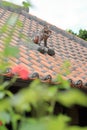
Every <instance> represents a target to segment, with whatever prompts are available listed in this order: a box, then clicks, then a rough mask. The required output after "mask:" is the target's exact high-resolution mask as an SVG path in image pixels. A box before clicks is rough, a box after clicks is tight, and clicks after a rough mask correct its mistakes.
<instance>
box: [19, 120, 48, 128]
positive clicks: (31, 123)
mask: <svg viewBox="0 0 87 130" xmlns="http://www.w3.org/2000/svg"><path fill="white" fill-rule="evenodd" d="M19 130H46V124H45V123H44V121H43V122H42V121H40V120H35V119H28V120H25V121H24V122H21V124H20V127H19Z"/></svg>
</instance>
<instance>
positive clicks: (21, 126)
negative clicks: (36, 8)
mask: <svg viewBox="0 0 87 130" xmlns="http://www.w3.org/2000/svg"><path fill="white" fill-rule="evenodd" d="M9 6H10V5H9ZM24 6H30V4H29V3H27V2H25V3H24ZM15 24H16V25H17V26H18V27H19V28H20V27H21V26H22V23H21V21H18V20H17V17H15V18H14V17H13V16H12V17H11V18H9V19H8V21H7V23H6V24H5V25H4V26H3V27H2V28H1V29H0V34H2V33H7V32H8V28H9V25H10V26H14V25H15ZM14 31H15V28H13V29H12V30H11V31H10V32H9V35H8V36H7V37H6V38H5V39H4V49H3V51H2V52H0V74H1V76H0V121H1V123H2V124H1V125H0V130H8V127H7V125H9V124H10V125H11V126H12V130H87V127H79V126H71V125H69V122H70V121H71V118H70V117H68V116H66V115H63V114H62V113H61V114H60V115H57V116H54V107H55V104H56V103H57V102H58V103H61V104H62V105H64V106H66V107H72V106H73V105H75V104H77V105H82V106H86V107H87V96H86V95H85V94H84V93H82V92H81V91H80V90H77V89H71V88H70V85H69V82H68V81H66V80H64V79H63V78H62V74H65V75H67V74H69V73H70V72H69V70H68V69H69V67H70V63H69V61H65V62H64V64H63V65H62V69H61V72H60V73H61V74H60V75H58V76H57V78H56V82H58V83H60V84H59V85H50V86H49V84H45V83H41V81H40V80H34V81H33V82H32V83H31V84H30V85H28V86H27V87H26V88H23V89H20V90H19V91H18V92H17V93H16V94H13V93H12V92H11V91H10V90H9V89H8V88H9V87H10V86H11V85H12V83H14V82H15V80H16V78H15V77H13V79H12V80H11V81H4V80H3V72H5V71H6V69H7V68H8V67H9V65H10V63H9V61H8V62H7V60H4V59H7V58H9V57H15V56H17V55H18V52H19V50H18V49H17V47H13V46H11V45H10V43H11V39H12V34H13V32H14ZM21 36H22V37H25V35H22V34H21ZM62 89H64V91H61V90H62ZM27 112H31V114H32V116H31V117H30V116H26V113H27Z"/></svg>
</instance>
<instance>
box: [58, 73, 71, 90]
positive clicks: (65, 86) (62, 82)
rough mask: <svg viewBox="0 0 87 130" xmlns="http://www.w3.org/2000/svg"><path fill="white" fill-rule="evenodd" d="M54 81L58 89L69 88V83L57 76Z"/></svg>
mask: <svg viewBox="0 0 87 130" xmlns="http://www.w3.org/2000/svg"><path fill="white" fill-rule="evenodd" d="M56 80H57V81H58V82H59V83H60V84H59V85H57V86H58V88H65V89H69V88H70V84H69V82H68V81H67V80H65V79H63V78H62V76H61V75H58V76H57V79H56Z"/></svg>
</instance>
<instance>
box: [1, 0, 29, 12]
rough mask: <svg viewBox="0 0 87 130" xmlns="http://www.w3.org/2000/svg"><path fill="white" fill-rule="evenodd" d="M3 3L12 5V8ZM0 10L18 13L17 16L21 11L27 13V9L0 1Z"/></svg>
mask: <svg viewBox="0 0 87 130" xmlns="http://www.w3.org/2000/svg"><path fill="white" fill-rule="evenodd" d="M3 2H6V3H9V4H12V6H10V5H9V4H5V3H3ZM0 8H2V9H6V10H8V11H11V12H16V13H19V14H20V13H21V12H22V10H24V11H26V12H29V8H27V7H23V6H20V5H16V4H14V3H11V2H8V1H0Z"/></svg>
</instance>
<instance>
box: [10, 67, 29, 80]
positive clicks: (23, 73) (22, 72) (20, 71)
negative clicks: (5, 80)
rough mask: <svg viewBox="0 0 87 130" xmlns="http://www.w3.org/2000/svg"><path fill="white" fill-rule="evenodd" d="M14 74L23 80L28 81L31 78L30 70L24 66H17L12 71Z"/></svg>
mask: <svg viewBox="0 0 87 130" xmlns="http://www.w3.org/2000/svg"><path fill="white" fill-rule="evenodd" d="M12 73H13V74H16V75H18V76H19V77H20V78H22V79H28V76H29V72H28V70H27V69H26V68H25V67H24V66H22V65H17V66H15V67H14V68H13V69H12Z"/></svg>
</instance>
